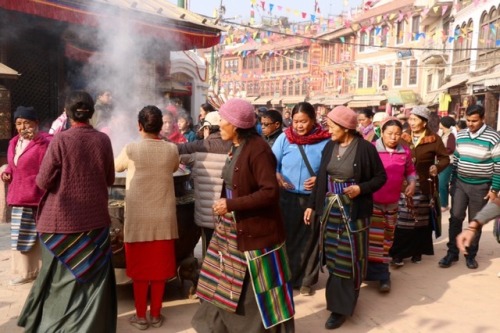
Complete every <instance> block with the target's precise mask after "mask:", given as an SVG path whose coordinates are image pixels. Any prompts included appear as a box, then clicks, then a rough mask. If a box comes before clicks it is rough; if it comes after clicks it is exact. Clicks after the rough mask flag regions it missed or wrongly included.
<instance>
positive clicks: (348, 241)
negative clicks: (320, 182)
mask: <svg viewBox="0 0 500 333" xmlns="http://www.w3.org/2000/svg"><path fill="white" fill-rule="evenodd" d="M355 184H356V183H355V182H354V181H352V180H347V181H342V180H337V179H333V178H332V177H328V193H327V194H326V198H325V207H324V211H323V215H322V217H321V229H322V233H321V234H322V237H321V239H320V241H321V242H322V244H321V247H320V251H324V254H323V253H321V254H320V255H321V257H323V256H324V259H325V261H326V267H327V268H328V272H329V273H330V274H333V275H335V276H338V277H340V278H344V279H353V280H354V287H355V289H359V287H360V285H361V282H362V281H363V278H364V276H365V275H366V269H367V250H368V228H369V224H370V219H369V218H365V219H357V220H355V221H351V218H350V208H351V200H350V199H349V197H347V196H346V195H344V194H343V189H344V188H346V187H348V186H351V185H355Z"/></svg>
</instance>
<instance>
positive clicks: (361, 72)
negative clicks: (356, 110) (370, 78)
mask: <svg viewBox="0 0 500 333" xmlns="http://www.w3.org/2000/svg"><path fill="white" fill-rule="evenodd" d="M364 75H365V70H364V69H363V68H360V69H359V70H358V88H363V83H364V81H365V77H364Z"/></svg>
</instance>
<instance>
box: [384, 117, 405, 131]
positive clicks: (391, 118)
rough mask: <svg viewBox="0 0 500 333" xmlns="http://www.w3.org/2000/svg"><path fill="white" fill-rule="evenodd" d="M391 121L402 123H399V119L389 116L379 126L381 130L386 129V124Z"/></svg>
mask: <svg viewBox="0 0 500 333" xmlns="http://www.w3.org/2000/svg"><path fill="white" fill-rule="evenodd" d="M391 120H395V121H397V122H398V123H401V122H400V121H399V119H398V118H396V117H390V116H388V117H387V118H385V119H384V120H382V121H381V122H380V125H379V126H380V129H382V128H384V125H385V124H387V122H388V121H391Z"/></svg>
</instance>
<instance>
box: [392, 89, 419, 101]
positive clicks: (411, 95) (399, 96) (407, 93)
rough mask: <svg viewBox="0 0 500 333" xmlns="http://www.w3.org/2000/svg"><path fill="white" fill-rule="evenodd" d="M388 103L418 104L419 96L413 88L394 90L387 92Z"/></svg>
mask: <svg viewBox="0 0 500 333" xmlns="http://www.w3.org/2000/svg"><path fill="white" fill-rule="evenodd" d="M386 95H387V103H390V104H392V105H406V104H416V103H417V99H418V96H417V94H416V93H415V92H414V91H413V90H394V91H390V92H387V93H386Z"/></svg>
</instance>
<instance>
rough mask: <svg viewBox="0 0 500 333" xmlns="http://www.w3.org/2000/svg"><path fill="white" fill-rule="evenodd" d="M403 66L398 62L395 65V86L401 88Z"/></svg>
mask: <svg viewBox="0 0 500 333" xmlns="http://www.w3.org/2000/svg"><path fill="white" fill-rule="evenodd" d="M401 66H402V64H401V62H397V63H396V64H395V65H394V85H395V86H400V85H401V75H402V67H401Z"/></svg>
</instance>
